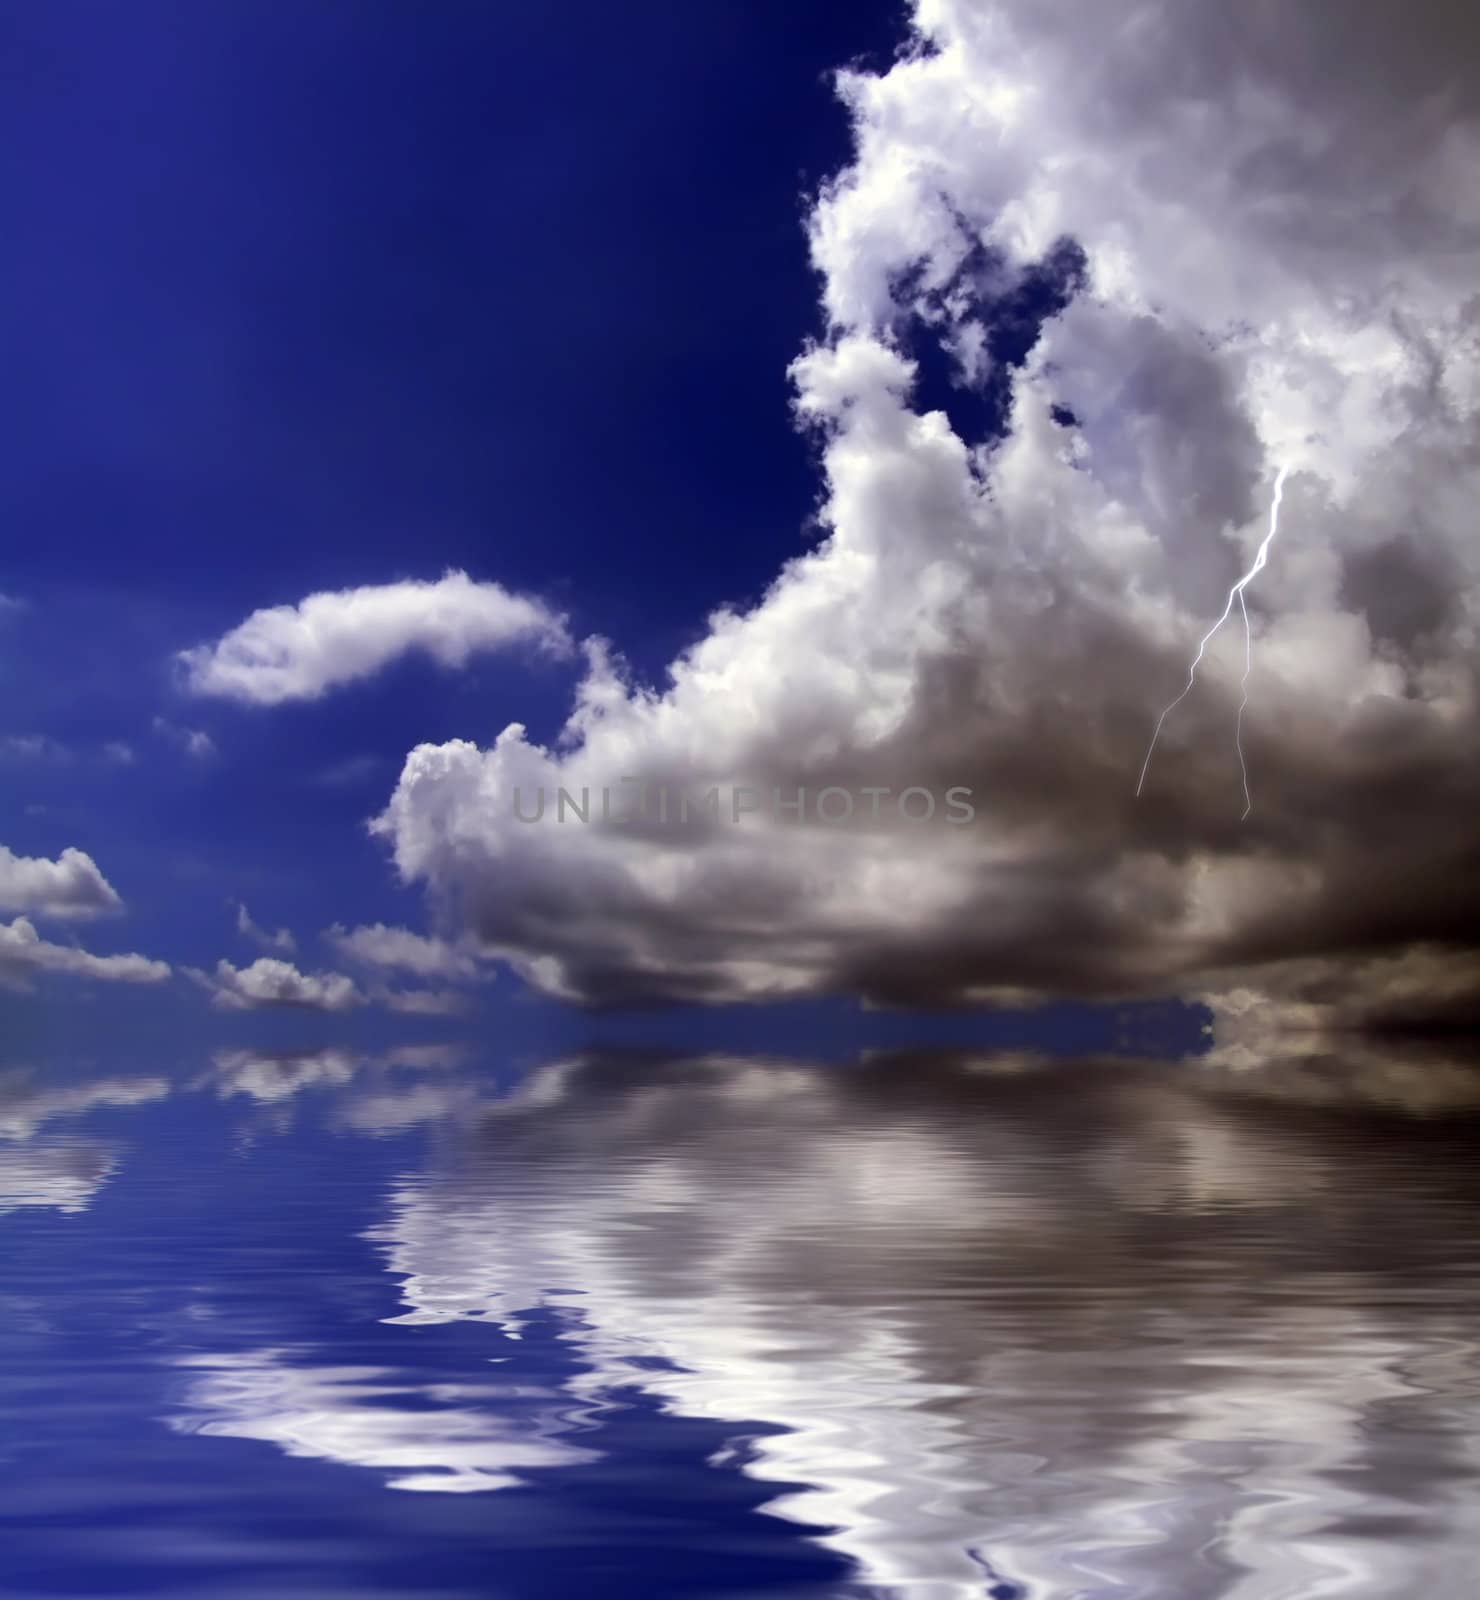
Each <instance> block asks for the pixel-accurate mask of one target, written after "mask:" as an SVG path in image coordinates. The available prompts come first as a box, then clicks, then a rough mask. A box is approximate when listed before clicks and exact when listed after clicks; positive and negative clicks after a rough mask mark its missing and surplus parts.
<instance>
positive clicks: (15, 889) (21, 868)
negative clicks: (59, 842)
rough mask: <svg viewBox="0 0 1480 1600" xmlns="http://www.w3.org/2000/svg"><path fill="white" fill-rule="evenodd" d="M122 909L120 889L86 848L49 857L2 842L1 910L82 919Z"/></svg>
mask: <svg viewBox="0 0 1480 1600" xmlns="http://www.w3.org/2000/svg"><path fill="white" fill-rule="evenodd" d="M122 909H123V901H122V900H121V899H120V898H119V896H118V891H117V890H116V889H115V888H114V887H113V885H112V884H111V883H109V882H108V880H107V879H106V878H105V877H104V876H103V874H102V872H101V871H100V870H99V868H98V864H97V862H95V861H94V860H93V858H92V857H91V856H90V855H88V854H87V853H86V851H83V850H78V849H75V848H72V847H68V848H67V849H65V850H63V851H62V853H61V855H59V856H58V857H57V859H56V860H55V861H49V860H47V859H46V857H44V856H18V855H16V854H15V852H14V851H12V850H8V849H6V847H5V846H4V845H3V844H0V911H29V912H33V913H35V914H36V915H38V916H46V917H71V918H77V919H81V918H85V917H99V916H103V915H105V914H106V913H108V912H110V911H121V910H122Z"/></svg>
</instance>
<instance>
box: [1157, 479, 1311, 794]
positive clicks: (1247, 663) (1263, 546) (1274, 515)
mask: <svg viewBox="0 0 1480 1600" xmlns="http://www.w3.org/2000/svg"><path fill="white" fill-rule="evenodd" d="M1289 471H1290V469H1289V467H1281V468H1280V470H1279V476H1278V477H1276V478H1275V480H1274V499H1273V500H1272V501H1271V502H1270V507H1269V531H1268V532H1267V533H1266V534H1265V535H1264V537H1263V539H1262V540H1260V542H1259V549H1258V551H1257V552H1256V553H1255V555H1254V560H1253V562H1252V563H1251V564H1250V566H1249V570H1248V571H1247V572H1246V573H1245V574H1244V575H1243V577H1242V578H1240V579H1239V580H1238V582H1237V583H1236V584H1234V586H1233V587H1232V588H1231V589H1230V590H1229V591H1228V604H1227V605H1226V606H1224V607H1223V615H1222V616H1221V617H1219V618H1218V620H1217V621H1216V622H1215V623H1214V624H1213V626H1212V627H1211V628H1209V629H1208V631H1207V632H1206V633H1205V634H1204V635H1203V636H1202V639H1201V641H1200V642H1199V644H1198V647H1197V654H1196V655H1195V656H1194V657H1193V658H1192V665H1191V667H1190V668H1189V669H1188V672H1187V687H1186V688H1185V689H1183V691H1182V692H1181V694H1179V695H1178V696H1177V698H1176V699H1175V700H1173V701H1172V703H1171V704H1170V705H1169V706H1168V707H1167V708H1166V710H1165V711H1163V712H1162V714H1161V715H1160V716H1159V717H1158V718H1157V719H1156V728H1155V730H1154V732H1153V733H1152V735H1151V743H1150V744H1149V745H1148V746H1147V747H1146V759H1145V761H1144V762H1142V763H1141V776H1140V777H1139V778H1138V779H1137V781H1136V793H1137V794H1140V792H1141V790H1142V789H1143V788H1144V787H1145V784H1146V774H1147V773H1148V772H1149V771H1150V770H1151V756H1152V752H1153V751H1154V750H1155V749H1156V741H1157V740H1158V739H1159V738H1160V737H1161V729H1162V724H1163V723H1164V722H1165V721H1166V720H1167V718H1168V717H1169V716H1171V714H1172V713H1173V712H1174V711H1175V710H1176V709H1177V707H1178V706H1179V705H1181V704H1182V702H1183V701H1184V700H1185V699H1186V698H1187V696H1188V695H1190V694H1191V693H1192V688H1193V685H1194V684H1195V683H1196V682H1197V669H1198V667H1199V666H1201V665H1202V659H1203V656H1204V655H1205V654H1206V652H1207V648H1208V645H1209V643H1210V642H1211V641H1212V639H1213V636H1214V635H1215V634H1216V633H1217V632H1218V630H1219V628H1221V627H1222V626H1223V624H1224V623H1225V622H1227V621H1228V619H1229V617H1230V616H1232V614H1233V602H1234V601H1235V600H1237V601H1238V608H1239V611H1240V612H1241V613H1242V615H1243V619H1244V675H1243V677H1242V678H1241V679H1240V680H1239V687H1240V689H1241V690H1242V691H1243V698H1242V699H1241V700H1240V701H1239V703H1238V723H1237V725H1236V727H1235V730H1234V743H1235V745H1236V747H1237V749H1238V770H1239V775H1240V777H1241V778H1242V780H1243V786H1244V817H1245V818H1246V817H1247V816H1248V815H1249V813H1250V812H1251V811H1252V810H1253V809H1254V802H1253V800H1252V799H1251V798H1250V795H1249V769H1248V766H1247V765H1246V764H1245V762H1244V709H1245V707H1247V705H1248V703H1249V674H1250V672H1252V671H1253V669H1254V637H1253V634H1252V633H1251V632H1250V629H1249V608H1248V605H1247V604H1246V603H1245V601H1244V590H1245V589H1247V588H1248V586H1249V585H1250V584H1251V583H1252V582H1253V581H1254V579H1255V578H1257V577H1258V576H1259V574H1260V573H1261V572H1263V571H1264V569H1265V567H1266V566H1267V565H1268V564H1269V547H1270V545H1272V544H1273V543H1274V539H1275V535H1276V534H1277V533H1278V532H1279V531H1280V500H1281V499H1282V497H1283V496H1284V492H1285V478H1286V476H1287V474H1288V473H1289ZM1240 820H1243V819H1242V818H1241V819H1240Z"/></svg>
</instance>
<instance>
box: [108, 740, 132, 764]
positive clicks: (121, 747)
mask: <svg viewBox="0 0 1480 1600" xmlns="http://www.w3.org/2000/svg"><path fill="white" fill-rule="evenodd" d="M138 759H139V758H138V756H137V754H135V752H134V747H133V746H132V745H131V744H129V743H128V741H127V740H125V739H110V740H109V741H108V742H107V744H105V745H104V746H103V760H104V761H107V762H109V763H110V764H111V765H113V766H115V767H131V766H133V765H134V763H135V762H136V761H137V760H138Z"/></svg>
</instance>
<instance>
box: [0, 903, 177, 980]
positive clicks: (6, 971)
mask: <svg viewBox="0 0 1480 1600" xmlns="http://www.w3.org/2000/svg"><path fill="white" fill-rule="evenodd" d="M48 972H54V973H60V974H63V975H65V976H68V977H74V978H94V979H96V980H97V981H98V982H100V983H163V982H164V980H165V979H166V978H168V977H169V975H170V968H169V965H168V963H167V962H164V961H152V960H150V959H149V958H148V957H147V956H140V955H117V956H95V955H92V954H91V953H90V952H89V951H86V950H81V949H78V948H77V946H75V945H69V944H50V943H48V942H47V941H46V940H45V939H43V938H42V937H41V935H40V934H38V933H37V932H36V929H35V927H34V925H33V924H32V923H30V922H28V921H27V920H26V918H25V917H17V918H16V919H15V920H14V921H13V922H12V923H10V925H9V926H8V927H7V926H6V925H5V924H4V923H3V922H0V984H4V985H6V986H8V987H10V988H16V989H29V988H30V986H31V980H32V979H33V978H34V977H35V976H36V974H37V973H48Z"/></svg>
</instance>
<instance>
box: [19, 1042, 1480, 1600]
mask: <svg viewBox="0 0 1480 1600" xmlns="http://www.w3.org/2000/svg"><path fill="white" fill-rule="evenodd" d="M1477 1131H1480V1065H1474V1066H1472V1065H1471V1064H1470V1063H1468V1062H1466V1061H1463V1060H1456V1059H1449V1058H1440V1057H1437V1056H1429V1057H1414V1056H1413V1055H1411V1054H1409V1053H1406V1052H1405V1053H1397V1052H1396V1051H1381V1050H1375V1049H1371V1048H1364V1049H1361V1050H1357V1049H1356V1048H1355V1047H1354V1048H1353V1049H1352V1050H1351V1051H1349V1052H1346V1053H1344V1054H1342V1055H1341V1056H1338V1057H1333V1058H1327V1059H1322V1058H1305V1059H1301V1060H1281V1061H1269V1062H1265V1063H1258V1064H1253V1065H1249V1064H1244V1065H1243V1066H1241V1067H1239V1068H1237V1069H1235V1068H1233V1067H1229V1066H1226V1065H1218V1064H1216V1063H1215V1062H1214V1061H1211V1060H1202V1061H1193V1062H1182V1063H1161V1064H1158V1063H1150V1062H1138V1061H1124V1060H1111V1059H1104V1060H1081V1061H1039V1060H1034V1059H1030V1058H1027V1057H1020V1056H1007V1055H982V1056H959V1055H956V1056H946V1055H936V1056H932V1057H919V1056H890V1057H887V1058H880V1059H877V1060H873V1061H868V1062H865V1063H863V1064H861V1065H858V1066H853V1067H836V1066H833V1067H823V1066H814V1065H809V1064H807V1063H805V1062H798V1063H792V1062H784V1061H776V1060H750V1059H728V1058H705V1059H670V1060H656V1059H652V1058H644V1057H641V1056H632V1055H628V1056H621V1057H603V1056H592V1057H586V1058H579V1059H572V1060H568V1061H564V1062H559V1063H555V1064H551V1065H548V1066H545V1067H542V1068H540V1069H537V1070H533V1071H530V1072H527V1073H523V1074H514V1073H511V1072H510V1071H509V1070H508V1069H507V1068H506V1067H502V1066H500V1065H499V1064H498V1063H496V1062H482V1063H480V1062H479V1061H478V1060H477V1059H476V1057H471V1058H468V1059H466V1060H462V1061H459V1060H458V1059H457V1058H456V1057H455V1054H454V1053H452V1052H449V1051H446V1050H441V1049H435V1048H421V1049H419V1050H402V1051H391V1052H388V1053H385V1054H381V1055H360V1054H354V1053H351V1052H348V1051H345V1050H325V1051H319V1052H316V1053H309V1054H301V1055H271V1054H267V1053H253V1052H251V1051H244V1050H237V1051H230V1052H225V1053H222V1054H219V1055H217V1056H216V1057H215V1058H214V1059H209V1060H206V1061H201V1062H196V1063H189V1064H187V1065H186V1066H185V1067H184V1068H183V1069H181V1070H171V1071H166V1070H162V1069H157V1068H152V1067H143V1068H140V1067H138V1066H137V1065H127V1066H126V1065H122V1064H114V1065H109V1066H103V1065H99V1064H98V1063H93V1064H92V1065H90V1066H83V1065H75V1064H69V1063H58V1064H55V1065H52V1066H47V1067H40V1068H35V1069H20V1068H17V1069H13V1070H10V1071H7V1072H4V1073H0V1241H3V1255H0V1261H3V1268H4V1270H3V1277H0V1359H3V1368H0V1372H3V1379H0V1412H3V1425H0V1475H3V1480H4V1491H5V1492H4V1495H3V1497H0V1516H3V1521H4V1526H3V1528H0V1549H3V1550H4V1552H5V1553H4V1557H3V1561H0V1594H3V1595H5V1596H24V1597H25V1600H38V1597H42V1596H51V1595H58V1596H63V1595H64V1596H69V1597H80V1596H99V1595H113V1594H131V1595H181V1596H192V1597H194V1596H202V1597H208V1596H236V1597H246V1596H272V1597H274V1600H292V1597H304V1600H306V1597H310V1596H313V1597H318V1596H338V1595H351V1594H354V1595H361V1594H373V1595H406V1596H412V1595H414V1596H436V1597H452V1596H459V1597H461V1596H480V1597H508V1600H524V1597H545V1596H565V1595H571V1596H576V1595H580V1596H586V1595H600V1596H605V1595H635V1596H644V1597H647V1596H653V1597H657V1596H667V1595H674V1596H677V1595H695V1596H698V1595H703V1596H728V1597H738V1596H758V1595H787V1596H811V1597H821V1596H860V1597H861V1596H865V1595H877V1596H902V1597H909V1600H966V1597H968V1596H990V1597H993V1600H1028V1597H1035V1600H1037V1597H1044V1600H1048V1597H1053V1600H1100V1597H1111V1596H1115V1597H1120V1596H1126V1597H1130V1596H1138V1597H1148V1600H1149V1597H1156V1600H1163V1597H1164V1600H1213V1597H1218V1600H1285V1597H1289V1600H1296V1597H1299V1600H1305V1597H1312V1600H1314V1597H1326V1596H1341V1597H1351V1600H1357V1597H1362V1600H1366V1597H1372V1600H1378V1597H1381V1600H1399V1597H1406V1596H1414V1597H1420V1596H1422V1597H1431V1600H1447V1597H1454V1600H1469V1597H1470V1596H1472V1595H1473V1594H1475V1593H1476V1574H1477V1572H1480V1353H1477V1344H1476V1339H1477V1329H1480V1229H1477V1222H1480V1164H1477V1162H1476V1159H1475V1157H1476V1150H1477V1143H1476V1135H1477Z"/></svg>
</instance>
